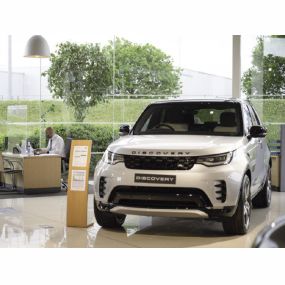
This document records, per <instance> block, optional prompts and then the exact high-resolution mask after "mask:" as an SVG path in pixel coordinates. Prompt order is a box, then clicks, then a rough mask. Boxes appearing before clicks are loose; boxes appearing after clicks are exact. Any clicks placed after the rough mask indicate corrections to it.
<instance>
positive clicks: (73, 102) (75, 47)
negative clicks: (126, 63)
mask: <svg viewBox="0 0 285 285" xmlns="http://www.w3.org/2000/svg"><path fill="white" fill-rule="evenodd" d="M50 61H51V66H50V68H49V69H48V70H47V71H46V72H45V73H44V75H45V76H48V87H49V89H50V91H51V93H52V94H53V96H54V98H60V99H63V101H64V102H65V103H66V104H67V105H68V106H71V107H72V108H73V110H74V117H75V119H76V121H79V122H80V121H83V120H84V118H85V117H86V114H87V112H88V108H89V107H91V106H95V105H96V104H97V103H98V102H100V101H102V100H104V95H105V94H107V93H108V92H109V89H110V86H111V84H112V77H111V67H110V65H109V62H108V61H107V59H106V57H105V55H104V53H103V52H102V50H101V48H100V46H99V45H98V44H76V43H71V42H65V43H61V44H59V45H58V46H57V50H56V52H55V53H52V54H51V57H50Z"/></svg>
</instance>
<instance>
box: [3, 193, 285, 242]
mask: <svg viewBox="0 0 285 285" xmlns="http://www.w3.org/2000/svg"><path fill="white" fill-rule="evenodd" d="M92 199H93V196H92V195H89V210H88V214H89V216H90V220H91V219H92V220H93V219H94V218H93V203H92ZM65 214H66V196H56V197H42V198H24V199H23V198H17V199H1V200H0V247H250V246H251V244H252V242H253V240H254V238H255V237H256V235H257V233H258V232H259V231H260V230H261V229H262V228H263V227H264V226H265V225H268V224H270V223H271V222H272V221H273V220H274V219H275V218H277V217H278V216H280V215H285V193H279V192H274V193H273V197H272V204H271V207H270V208H269V209H254V210H253V214H252V221H251V228H250V232H249V233H248V234H247V235H245V236H226V235H224V233H223V230H222V226H221V224H220V223H217V222H213V221H202V220H187V219H176V218H150V217H138V216H128V217H127V219H126V222H125V224H124V228H123V229H122V230H117V231H116V230H105V229H102V228H100V227H99V226H98V225H97V224H96V223H95V224H94V226H92V227H90V228H88V229H78V228H67V227H66V226H65Z"/></svg>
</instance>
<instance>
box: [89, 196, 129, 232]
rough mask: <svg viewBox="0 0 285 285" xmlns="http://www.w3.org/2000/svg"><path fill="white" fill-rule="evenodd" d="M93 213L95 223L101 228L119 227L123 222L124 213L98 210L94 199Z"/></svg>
mask: <svg viewBox="0 0 285 285" xmlns="http://www.w3.org/2000/svg"><path fill="white" fill-rule="evenodd" d="M94 215H95V218H96V221H97V223H98V224H99V225H100V226H101V227H103V228H120V227H121V226H122V225H123V223H124V222H125V219H126V215H118V214H113V213H109V212H104V211H100V210H99V209H98V206H97V202H96V200H95V199H94Z"/></svg>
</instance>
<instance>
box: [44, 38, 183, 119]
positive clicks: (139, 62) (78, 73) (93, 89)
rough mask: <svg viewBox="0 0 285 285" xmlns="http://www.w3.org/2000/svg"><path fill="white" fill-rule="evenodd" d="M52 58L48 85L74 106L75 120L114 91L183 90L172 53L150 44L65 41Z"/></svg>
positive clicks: (123, 41)
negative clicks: (101, 45)
mask: <svg viewBox="0 0 285 285" xmlns="http://www.w3.org/2000/svg"><path fill="white" fill-rule="evenodd" d="M114 46H115V49H114V48H113V47H114ZM50 61H51V66H50V68H49V69H48V70H47V71H46V72H45V73H44V75H45V76H47V77H48V87H49V89H50V91H51V93H52V94H53V97H54V98H60V99H63V101H64V102H65V103H66V104H67V105H68V106H70V107H72V108H73V110H74V116H75V119H76V121H83V120H84V118H85V117H86V115H87V112H88V108H89V107H91V106H94V105H96V104H97V103H98V102H100V101H102V100H104V98H105V96H104V95H106V94H112V91H115V92H116V94H118V93H120V94H123V95H125V94H131V95H133V94H142V95H146V94H151V95H156V94H159V95H161V94H163V95H175V94H178V93H179V92H180V89H181V86H180V73H181V71H180V69H177V68H175V67H174V66H173V63H172V60H171V58H170V56H168V55H166V54H165V53H164V52H163V51H161V50H160V49H158V48H156V47H154V46H153V45H150V44H145V45H139V44H135V43H131V42H129V41H127V40H124V39H119V38H117V39H116V40H115V43H113V42H110V43H109V44H107V45H106V46H105V47H104V48H103V49H101V48H100V46H99V45H98V44H76V43H71V42H65V43H61V44H59V45H58V46H57V50H56V52H55V53H53V54H51V57H50ZM114 63H115V65H114ZM114 67H115V68H114ZM113 78H114V79H115V80H114V86H113Z"/></svg>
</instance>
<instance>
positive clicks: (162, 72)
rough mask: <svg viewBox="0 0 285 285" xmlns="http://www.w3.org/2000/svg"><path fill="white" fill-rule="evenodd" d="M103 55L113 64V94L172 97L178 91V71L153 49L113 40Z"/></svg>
mask: <svg viewBox="0 0 285 285" xmlns="http://www.w3.org/2000/svg"><path fill="white" fill-rule="evenodd" d="M114 51H115V52H114ZM104 52H105V53H106V55H107V57H108V58H109V61H110V62H112V63H114V62H115V76H114V78H115V91H116V93H119V94H121V93H123V94H131V95H133V94H141V95H147V94H151V95H157V94H159V95H175V94H178V93H179V92H180V89H181V85H180V73H181V70H180V69H178V68H175V67H174V66H173V62H172V59H171V57H170V56H168V55H167V54H165V53H164V52H163V51H161V50H160V49H158V48H156V47H155V46H153V45H151V44H143V45H141V44H136V43H132V42H130V41H127V40H125V39H120V38H116V39H115V42H110V43H109V44H108V45H107V46H106V47H105V48H104Z"/></svg>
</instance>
